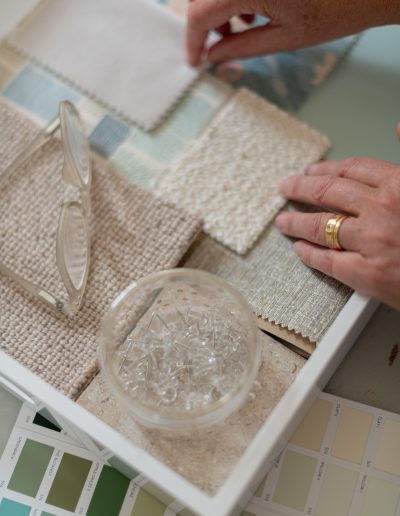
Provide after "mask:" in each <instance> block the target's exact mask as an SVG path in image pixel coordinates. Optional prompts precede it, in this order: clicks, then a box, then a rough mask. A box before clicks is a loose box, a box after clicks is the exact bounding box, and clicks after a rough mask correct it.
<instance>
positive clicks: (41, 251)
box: [0, 103, 200, 398]
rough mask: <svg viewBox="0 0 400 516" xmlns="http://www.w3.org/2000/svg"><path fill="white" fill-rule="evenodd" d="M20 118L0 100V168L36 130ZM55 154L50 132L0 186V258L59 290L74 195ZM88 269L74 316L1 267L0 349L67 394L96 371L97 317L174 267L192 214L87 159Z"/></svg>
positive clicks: (192, 226) (194, 227)
mask: <svg viewBox="0 0 400 516" xmlns="http://www.w3.org/2000/svg"><path fill="white" fill-rule="evenodd" d="M37 131H38V130H37V128H36V127H35V126H34V125H33V124H32V123H31V122H30V121H28V120H27V119H26V118H24V117H23V116H21V115H20V114H18V113H17V112H16V111H14V110H13V109H11V108H10V107H9V106H8V105H6V104H4V103H0V174H1V171H3V170H4V169H5V167H6V166H7V164H9V163H10V162H11V161H12V159H13V158H14V157H15V156H16V155H17V154H18V153H19V152H20V151H21V149H22V148H23V147H24V146H26V145H27V144H28V143H29V141H30V140H31V139H32V138H33V137H34V136H35V135H36V134H37ZM62 163H63V154H62V151H61V144H60V142H59V141H58V140H56V139H54V138H53V139H52V140H50V141H49V142H48V143H47V144H46V145H45V146H44V147H43V148H42V149H41V151H39V152H36V154H35V155H34V156H33V157H32V158H31V159H30V160H29V161H28V163H27V164H26V165H24V166H23V167H20V168H19V169H18V170H16V171H15V173H14V174H13V176H11V177H10V178H8V179H7V180H6V181H4V182H3V183H2V184H1V188H0V220H1V231H0V260H1V261H2V262H3V263H4V264H5V265H6V266H7V267H9V268H10V269H12V270H13V271H15V272H17V273H19V274H21V275H23V276H24V277H25V278H26V279H28V280H31V281H34V282H35V283H37V284H39V285H41V286H43V287H44V288H47V289H48V290H49V291H50V292H52V293H54V294H58V295H60V296H65V292H64V287H63V285H62V283H61V280H60V277H59V273H58V270H57V268H56V261H55V256H56V231H57V225H58V217H59V213H60V205H61V203H62V202H63V201H64V200H66V199H71V198H76V197H78V196H77V192H76V191H74V189H73V188H72V187H69V188H66V186H65V183H64V182H63V180H62V178H61V168H62ZM91 200H92V220H91V267H90V272H89V279H88V284H87V290H86V294H85V299H84V304H83V307H82V308H81V310H80V311H79V313H78V315H77V316H75V317H70V318H68V317H66V316H64V315H62V314H57V313H53V312H52V311H50V310H49V309H48V308H47V307H46V306H45V305H44V304H43V303H42V302H40V301H38V300H36V299H34V298H32V297H31V296H30V295H29V294H26V293H25V291H24V290H22V289H21V288H19V287H18V286H17V285H16V284H15V283H14V282H13V281H11V280H8V279H7V278H6V277H5V276H3V275H0V349H2V350H4V351H5V352H6V353H8V354H10V355H11V356H13V357H14V358H16V359H17V360H18V361H19V362H21V363H22V364H23V365H25V366H27V367H29V368H30V369H31V370H32V371H34V372H35V373H37V374H39V375H40V376H41V377H42V378H43V379H45V380H46V381H47V382H48V383H50V384H51V385H53V386H54V387H56V388H57V389H59V390H61V391H62V392H64V393H65V394H67V395H68V396H70V397H72V398H75V397H76V396H78V395H79V393H80V392H81V390H82V388H83V387H84V386H85V385H87V383H88V382H90V380H91V379H92V378H93V376H94V374H95V373H96V372H97V362H96V346H97V344H96V334H97V332H98V328H99V323H100V319H101V316H102V315H103V314H104V312H105V310H106V309H107V307H108V305H109V304H110V303H111V301H112V300H113V299H114V297H115V296H116V295H117V294H118V293H119V292H120V291H121V290H123V289H124V288H125V287H126V286H127V285H128V284H129V283H131V282H132V281H134V280H136V279H138V278H140V277H142V276H144V275H146V274H149V273H151V272H153V271H157V270H162V269H166V268H170V267H173V266H175V265H177V263H178V262H179V260H180V259H181V257H182V255H183V254H184V253H185V251H186V250H187V248H188V246H189V245H190V243H191V242H192V241H193V239H194V238H195V237H196V235H197V234H198V232H199V230H200V221H199V219H197V218H196V217H194V216H192V215H187V214H186V213H184V212H183V211H181V210H179V209H178V208H176V207H175V206H172V205H170V204H168V203H165V202H162V201H160V200H159V199H156V198H155V197H154V196H153V195H152V194H151V193H149V192H146V191H144V190H142V189H141V188H139V187H137V186H134V185H133V184H130V183H128V182H127V181H126V180H125V179H123V178H121V177H119V176H117V175H116V174H114V173H113V172H112V171H110V170H107V169H105V168H103V167H101V166H100V165H98V164H95V165H94V169H93V185H92V191H91Z"/></svg>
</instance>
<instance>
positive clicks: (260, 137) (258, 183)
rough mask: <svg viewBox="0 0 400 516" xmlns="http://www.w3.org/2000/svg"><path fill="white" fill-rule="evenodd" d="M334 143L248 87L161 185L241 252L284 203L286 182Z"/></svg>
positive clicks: (213, 233) (160, 190) (161, 177)
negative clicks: (282, 184) (280, 190)
mask: <svg viewBox="0 0 400 516" xmlns="http://www.w3.org/2000/svg"><path fill="white" fill-rule="evenodd" d="M328 147H329V141H328V139H327V138H326V137H325V136H323V135H321V134H319V133H317V132H316V131H314V130H313V129H310V128H309V127H307V126H306V125H305V124H303V123H302V122H299V121H298V120H296V119H294V118H293V117H291V116H290V115H289V114H288V113H286V112H284V111H282V110H280V109H278V108H277V107H276V106H275V105H273V104H271V103H269V102H267V101H265V100H264V99H262V98H260V97H258V96H257V95H256V94H254V93H252V92H250V91H248V90H246V89H244V88H243V89H240V90H238V91H237V92H236V93H235V94H234V95H233V96H232V97H231V98H230V100H228V102H227V103H226V104H225V105H224V106H223V107H222V108H221V110H220V111H219V113H217V115H216V116H215V118H214V120H213V121H212V122H211V124H210V125H209V126H208V127H207V129H206V130H205V132H204V133H203V135H202V136H201V137H200V139H199V140H198V141H196V142H194V144H193V145H192V147H191V148H190V149H189V150H188V152H187V153H185V155H184V156H183V157H182V159H181V160H180V161H179V162H178V163H177V164H176V165H175V166H173V167H171V168H169V169H168V170H165V171H164V172H162V173H161V174H160V175H159V177H158V178H157V181H156V184H155V190H156V192H157V193H158V194H160V195H161V196H163V197H164V198H166V199H169V200H171V201H173V202H175V203H176V204H177V205H178V206H182V207H184V208H186V209H187V210H190V212H191V213H195V214H198V215H201V217H202V218H203V220H204V228H205V231H206V232H207V233H208V234H209V235H211V236H212V237H213V238H215V239H216V240H219V241H220V242H222V243H223V244H225V245H226V246H228V247H230V248H231V249H233V250H234V251H236V252H238V253H241V254H242V253H245V252H246V251H247V250H248V249H249V248H250V247H251V246H252V245H253V244H254V242H255V241H256V240H257V238H258V237H259V236H260V234H261V232H262V231H263V229H264V228H265V227H266V226H267V225H268V223H269V222H271V220H272V219H273V217H274V216H275V215H276V213H277V212H278V210H279V209H280V208H281V207H282V206H283V204H284V202H285V201H284V199H283V198H282V197H280V195H278V193H277V184H278V182H279V180H280V179H282V178H283V177H285V176H288V175H290V174H300V173H303V172H304V171H305V169H306V168H307V166H308V165H310V164H311V163H313V162H315V161H318V160H319V159H320V158H321V157H322V156H323V155H324V153H325V152H326V151H327V149H328Z"/></svg>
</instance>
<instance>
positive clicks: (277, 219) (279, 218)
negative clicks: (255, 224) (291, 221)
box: [275, 213, 286, 230]
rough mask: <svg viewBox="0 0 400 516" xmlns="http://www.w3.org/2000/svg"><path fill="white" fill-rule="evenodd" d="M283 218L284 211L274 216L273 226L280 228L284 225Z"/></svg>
mask: <svg viewBox="0 0 400 516" xmlns="http://www.w3.org/2000/svg"><path fill="white" fill-rule="evenodd" d="M285 219H286V213H280V214H279V215H278V216H277V217H275V226H276V227H277V228H278V229H279V230H282V229H283V228H284V227H285Z"/></svg>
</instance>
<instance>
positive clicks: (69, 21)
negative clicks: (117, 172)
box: [8, 0, 198, 129]
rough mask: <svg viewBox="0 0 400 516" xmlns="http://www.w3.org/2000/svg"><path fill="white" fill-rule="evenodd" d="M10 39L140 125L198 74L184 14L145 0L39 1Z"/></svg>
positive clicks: (156, 116) (156, 118) (158, 114)
mask: <svg viewBox="0 0 400 516" xmlns="http://www.w3.org/2000/svg"><path fill="white" fill-rule="evenodd" d="M8 41H9V43H11V44H12V45H13V46H15V47H16V48H17V49H18V50H20V51H21V52H23V53H24V54H27V55H29V56H31V57H32V58H33V59H35V60H37V61H38V62H39V63H40V64H42V65H43V66H45V67H46V68H49V69H50V70H52V71H54V72H55V73H56V74H58V75H60V76H62V77H63V78H65V79H66V80H68V81H70V82H72V83H73V84H74V85H76V86H78V87H79V88H81V89H82V90H84V91H86V92H87V93H89V94H90V95H91V96H92V97H94V98H96V99H97V100H99V101H100V102H102V103H103V104H105V105H106V106H108V107H110V108H112V109H113V110H114V111H115V112H117V113H118V114H120V115H121V116H122V117H125V118H128V119H130V120H132V121H134V122H136V123H137V124H138V125H140V126H142V127H144V128H145V129H151V128H153V127H154V126H155V125H156V124H157V123H159V122H160V120H161V118H162V117H163V116H164V115H165V114H166V113H167V112H168V111H169V110H170V109H171V107H172V106H173V105H174V104H175V103H176V102H177V101H178V100H179V98H180V97H181V96H182V94H183V93H184V92H185V91H186V90H187V88H188V87H189V86H190V85H191V83H192V82H193V81H194V80H195V79H196V78H197V77H198V71H197V70H195V69H194V68H191V67H189V66H188V65H187V64H186V61H185V50H184V22H183V20H182V19H181V18H179V17H178V16H176V15H174V14H173V13H172V12H171V11H170V10H168V9H165V7H163V6H161V5H159V4H158V3H157V2H153V1H149V0H115V1H113V2H110V1H109V0H85V1H84V2H82V1H81V0H44V1H42V2H41V3H40V4H39V6H38V7H37V8H36V9H35V10H34V11H33V12H32V13H31V14H30V15H29V16H28V17H27V18H26V19H25V21H24V22H23V23H22V24H20V25H19V26H18V27H17V28H16V29H15V31H14V32H13V33H12V34H11V35H10V37H9V39H8Z"/></svg>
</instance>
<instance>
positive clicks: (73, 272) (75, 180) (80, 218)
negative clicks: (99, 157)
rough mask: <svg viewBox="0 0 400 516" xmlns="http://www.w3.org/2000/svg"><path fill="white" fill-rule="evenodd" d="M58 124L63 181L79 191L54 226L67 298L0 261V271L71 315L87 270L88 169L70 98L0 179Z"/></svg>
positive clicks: (84, 144) (85, 145)
mask: <svg viewBox="0 0 400 516" xmlns="http://www.w3.org/2000/svg"><path fill="white" fill-rule="evenodd" d="M59 128H60V129H61V141H62V146H63V151H64V165H63V167H62V171H61V174H62V178H63V180H64V182H65V183H67V184H69V185H73V186H75V187H77V188H78V189H79V192H80V201H69V202H65V203H63V204H62V205H61V210H60V216H59V220H58V228H57V241H56V262H57V267H58V270H59V272H60V276H61V280H62V282H63V283H64V286H65V289H66V291H67V294H68V299H67V300H63V299H59V298H58V297H56V296H54V295H53V294H51V293H50V292H49V291H48V290H46V289H45V288H43V287H41V286H39V285H37V284H35V283H33V282H31V281H28V280H27V279H25V278H23V277H22V276H20V275H19V274H17V273H15V272H13V271H12V270H11V269H9V268H8V267H6V266H5V265H4V264H2V263H1V262H0V272H1V273H3V274H5V275H7V276H8V277H10V278H11V279H12V280H14V281H15V282H16V283H18V284H19V285H20V286H22V287H23V288H24V289H25V290H27V291H28V292H30V293H31V294H33V295H34V296H35V297H37V298H38V299H40V300H42V301H44V302H45V303H46V304H47V305H48V306H50V307H51V308H53V309H54V310H56V311H58V312H62V313H64V314H68V315H73V314H75V313H76V312H77V311H78V310H79V308H80V306H81V304H82V299H83V295H84V292H85V288H86V283H87V279H88V274H89V262H90V235H89V216H90V187H91V182H92V169H91V162H90V151H89V143H88V140H87V138H86V135H85V131H84V127H83V123H82V121H81V118H80V116H79V113H78V111H77V109H76V108H75V106H74V105H73V104H72V103H71V102H69V101H67V100H64V101H62V102H61V103H60V109H59V116H58V117H57V118H56V119H55V120H53V121H52V122H51V123H50V124H49V126H48V127H47V128H46V129H45V130H44V131H43V132H42V133H41V134H40V135H39V136H38V137H37V138H36V139H35V140H34V141H33V142H32V143H31V144H30V145H29V147H27V148H26V149H25V150H24V151H23V152H22V153H21V154H20V155H19V156H18V157H17V158H16V159H15V160H14V161H13V163H12V164H11V165H10V166H9V167H8V168H7V169H6V170H5V171H4V172H3V174H1V176H0V180H1V181H4V180H6V179H7V178H8V177H10V175H11V174H13V173H14V172H15V171H16V170H17V169H18V168H19V167H20V166H21V165H23V164H24V163H25V162H26V161H27V159H28V158H29V157H30V156H32V154H33V153H35V152H36V151H38V150H39V149H40V148H41V147H42V146H43V145H44V144H45V143H46V142H47V141H48V140H49V139H50V138H51V137H52V136H53V135H54V134H55V132H56V131H57V130H58V129H59Z"/></svg>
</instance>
